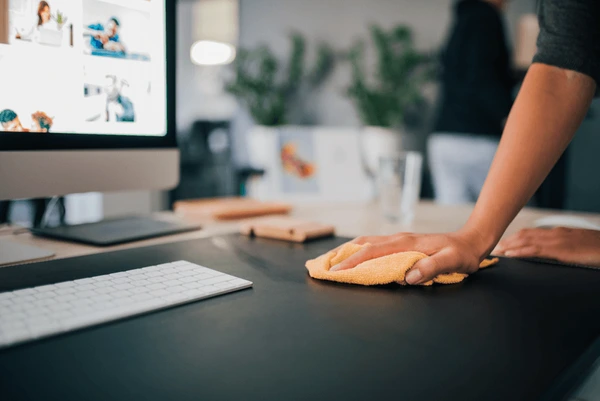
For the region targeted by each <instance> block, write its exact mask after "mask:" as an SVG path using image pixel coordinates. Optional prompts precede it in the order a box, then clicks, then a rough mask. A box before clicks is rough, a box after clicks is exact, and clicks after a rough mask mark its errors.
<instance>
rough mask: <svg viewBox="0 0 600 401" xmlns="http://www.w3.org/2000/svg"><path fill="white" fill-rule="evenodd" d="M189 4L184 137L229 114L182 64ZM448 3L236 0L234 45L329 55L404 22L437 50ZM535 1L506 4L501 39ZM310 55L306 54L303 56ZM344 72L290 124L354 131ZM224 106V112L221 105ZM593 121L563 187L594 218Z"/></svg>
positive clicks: (241, 124)
mask: <svg viewBox="0 0 600 401" xmlns="http://www.w3.org/2000/svg"><path fill="white" fill-rule="evenodd" d="M194 3H195V1H194V0H180V1H179V6H178V21H177V22H178V24H177V29H178V32H177V34H178V55H179V57H178V65H177V69H178V70H177V90H178V114H177V119H178V125H179V127H180V129H181V130H188V129H189V127H190V125H191V123H192V122H193V121H194V120H195V119H198V118H206V117H207V115H208V116H210V115H211V113H212V114H214V115H223V114H225V115H226V114H227V113H229V112H231V111H232V110H233V109H232V108H231V105H230V104H229V103H227V102H222V103H219V102H214V99H213V100H211V99H210V98H209V97H207V95H206V92H205V91H203V90H200V89H201V88H202V85H204V83H205V82H206V77H207V74H217V75H220V74H223V73H224V72H225V71H224V70H223V69H212V70H211V69H208V70H207V69H202V68H199V67H197V66H195V65H194V64H193V63H192V62H191V60H190V58H189V49H190V46H191V45H192V43H193V41H194V40H195V39H194V24H195V21H194ZM453 3H454V1H453V0H419V1H414V0H305V1H296V0H240V43H239V44H240V46H243V47H251V46H256V45H258V44H267V45H269V46H270V47H271V48H272V49H273V50H274V52H275V53H276V54H277V55H279V56H280V57H285V56H286V55H287V52H288V50H289V42H288V40H287V34H288V33H289V32H291V31H293V30H294V31H299V32H301V33H303V34H304V35H306V37H307V39H309V40H310V41H311V42H313V41H315V40H318V39H324V40H327V41H328V42H330V43H331V44H332V45H333V46H335V47H336V48H341V49H343V48H347V47H348V46H349V45H350V44H352V43H353V41H354V40H355V39H357V38H364V39H368V31H367V27H368V25H369V24H370V23H378V24H381V25H383V26H392V25H394V24H396V23H399V22H400V23H407V24H409V25H410V26H412V27H413V29H414V35H415V40H416V44H417V46H418V47H419V48H420V49H423V50H433V49H439V48H440V47H441V46H442V44H443V41H444V39H445V36H446V33H447V31H448V28H449V24H450V20H451V15H452V14H451V9H452V4H453ZM535 3H536V1H535V0H514V1H511V2H510V3H509V6H508V9H507V12H506V20H507V23H508V24H507V25H508V26H507V31H508V32H507V33H508V36H509V39H510V40H511V41H512V40H513V38H514V37H515V34H516V28H517V23H518V20H519V18H520V16H521V15H522V14H524V13H531V12H534V11H535ZM311 55H312V54H311ZM349 77H350V71H349V70H348V68H346V67H344V68H339V69H338V70H337V71H336V73H335V74H334V76H333V77H332V78H331V79H330V80H329V81H328V82H327V84H326V85H325V86H324V87H323V88H321V90H320V92H319V93H317V94H316V98H315V99H314V102H312V104H311V108H310V109H309V113H310V115H309V116H306V115H298V112H297V111H296V112H294V113H293V117H294V119H295V120H294V121H292V122H294V123H300V122H305V121H307V120H311V122H313V123H315V124H321V125H336V126H356V125H358V124H359V119H358V117H357V114H356V112H355V110H354V108H353V106H352V104H351V103H350V101H349V100H348V99H346V98H345V96H344V88H345V87H346V85H347V83H348V82H349ZM223 105H225V106H223ZM594 109H595V110H596V113H594V117H592V118H591V119H589V120H587V121H586V122H585V123H584V126H583V127H582V130H581V132H580V134H579V135H578V136H577V137H576V139H575V141H574V143H573V146H572V149H571V154H570V156H571V157H570V160H569V168H568V185H567V190H568V193H567V202H566V203H567V207H568V208H573V209H579V210H596V211H600V185H599V184H598V183H597V179H596V177H595V174H596V172H597V171H600V158H598V157H596V155H595V153H596V152H597V150H596V149H600V135H599V134H600V105H599V104H598V103H595V105H594ZM251 126H252V122H251V120H250V118H249V117H248V116H247V114H246V113H244V112H243V111H242V110H239V111H237V112H236V114H235V119H234V124H233V127H234V133H235V143H234V145H235V148H234V154H235V155H236V159H237V161H238V163H241V164H243V163H244V161H245V159H246V157H245V152H246V143H245V134H246V132H247V131H248V129H249V128H251Z"/></svg>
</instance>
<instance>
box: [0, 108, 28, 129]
mask: <svg viewBox="0 0 600 401" xmlns="http://www.w3.org/2000/svg"><path fill="white" fill-rule="evenodd" d="M0 126H1V127H2V130H3V131H7V132H27V131H29V130H28V129H25V128H23V124H21V120H19V116H18V115H17V113H15V112H14V111H12V110H10V109H6V110H2V111H0Z"/></svg>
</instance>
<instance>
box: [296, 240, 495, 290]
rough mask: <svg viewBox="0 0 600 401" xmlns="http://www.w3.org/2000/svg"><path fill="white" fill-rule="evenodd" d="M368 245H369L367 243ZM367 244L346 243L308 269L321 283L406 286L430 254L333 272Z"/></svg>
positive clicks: (456, 276) (443, 277)
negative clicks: (414, 269) (408, 277)
mask: <svg viewBox="0 0 600 401" xmlns="http://www.w3.org/2000/svg"><path fill="white" fill-rule="evenodd" d="M365 245H366V244H365ZM365 245H356V244H351V243H348V244H345V245H343V246H342V247H341V248H340V249H338V250H337V251H330V252H328V253H326V254H325V255H322V256H320V257H318V258H317V259H313V260H309V261H308V262H306V268H307V269H308V273H309V274H310V276H311V277H312V278H315V279H318V280H329V281H337V282H340V283H347V284H358V285H382V284H390V283H394V282H397V283H400V284H403V285H404V284H406V282H405V281H404V277H405V275H406V273H407V272H408V271H409V270H410V269H411V268H412V267H413V266H414V265H415V263H417V262H418V261H419V260H421V259H423V258H426V257H427V255H425V254H424V253H421V252H400V253H394V254H392V255H387V256H382V257H380V258H376V259H371V260H367V261H366V262H363V263H361V264H359V265H358V266H356V267H355V268H354V269H349V270H340V271H329V269H331V268H332V267H333V266H335V265H337V264H338V263H341V262H342V261H344V260H346V259H347V258H349V257H350V256H352V255H354V254H355V253H356V252H358V251H360V250H361V248H362V247H363V246H365ZM496 263H498V258H495V259H486V260H484V261H483V262H482V263H481V265H480V268H481V269H483V268H485V267H488V266H491V265H494V264H496ZM467 276H468V275H467V274H461V273H451V274H440V275H439V276H437V277H436V278H434V279H433V280H431V281H428V282H426V283H423V284H421V285H432V284H433V283H439V284H455V283H460V282H461V281H463V280H464V279H465V278H466V277H467Z"/></svg>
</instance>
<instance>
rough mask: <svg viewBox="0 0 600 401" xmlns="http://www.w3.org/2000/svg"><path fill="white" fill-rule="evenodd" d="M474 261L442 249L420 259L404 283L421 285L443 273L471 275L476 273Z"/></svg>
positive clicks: (476, 266)
mask: <svg viewBox="0 0 600 401" xmlns="http://www.w3.org/2000/svg"><path fill="white" fill-rule="evenodd" d="M478 267H479V266H478V263H477V261H476V260H465V255H460V254H459V253H458V252H457V251H455V250H454V249H451V248H447V249H444V250H442V251H440V252H438V253H436V254H434V255H432V256H430V257H428V258H424V259H421V260H420V261H418V262H417V263H415V265H414V266H413V267H412V269H410V270H409V272H408V273H407V274H406V282H407V283H408V284H411V285H416V284H422V283H425V282H427V281H429V280H433V278H434V277H436V276H438V275H439V274H444V273H455V272H460V273H472V272H475V271H477V269H478Z"/></svg>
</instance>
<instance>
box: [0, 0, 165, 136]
mask: <svg viewBox="0 0 600 401" xmlns="http://www.w3.org/2000/svg"><path fill="white" fill-rule="evenodd" d="M165 1H166V0H44V1H40V0H8V8H9V9H8V18H9V32H8V43H6V44H0V131H5V132H31V133H39V134H40V135H52V134H53V133H57V134H58V133H60V134H72V135H78V134H88V135H89V134H94V135H97V134H100V135H127V136H132V135H135V136H151V137H162V136H165V135H166V134H167V95H166V90H167V79H166V34H165V32H166V29H165V28H166V27H165Z"/></svg>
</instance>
